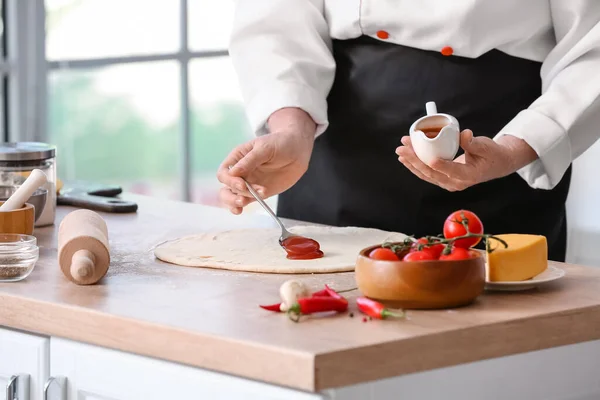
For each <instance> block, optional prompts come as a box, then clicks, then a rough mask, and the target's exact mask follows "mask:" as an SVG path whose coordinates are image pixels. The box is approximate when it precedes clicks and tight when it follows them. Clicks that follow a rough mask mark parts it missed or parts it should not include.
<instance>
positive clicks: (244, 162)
mask: <svg viewBox="0 0 600 400" xmlns="http://www.w3.org/2000/svg"><path fill="white" fill-rule="evenodd" d="M269 156H270V155H269V151H268V148H267V146H264V145H255V142H254V141H251V142H248V143H244V144H242V145H240V146H238V147H236V148H235V149H234V150H233V151H232V152H231V153H230V154H229V155H228V156H227V157H226V158H225V160H224V161H223V162H222V163H221V165H220V166H219V169H218V171H217V179H218V180H219V182H221V183H222V184H224V185H225V186H227V187H229V188H231V189H232V190H234V191H235V192H236V193H237V194H239V195H241V196H245V197H249V198H252V194H251V193H250V192H249V191H248V188H247V187H246V183H245V182H244V180H243V179H242V177H247V176H248V175H250V174H251V173H252V172H253V171H254V170H255V169H256V168H257V167H259V166H260V165H261V164H263V163H265V162H267V161H268V157H269ZM230 167H232V168H231V169H230ZM252 188H253V189H254V190H255V191H256V192H257V193H258V195H259V196H260V197H262V198H264V197H265V195H266V190H265V187H264V186H262V185H258V184H252Z"/></svg>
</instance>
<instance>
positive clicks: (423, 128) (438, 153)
mask: <svg viewBox="0 0 600 400" xmlns="http://www.w3.org/2000/svg"><path fill="white" fill-rule="evenodd" d="M425 109H426V110H427V115H426V116H424V117H421V118H419V119H418V120H416V121H415V122H414V123H413V124H412V125H411V127H410V130H409V134H410V140H411V142H412V146H413V149H414V150H415V154H416V155H417V157H419V159H421V161H423V162H424V163H425V164H427V165H429V164H430V163H431V162H432V161H433V160H435V159H436V158H441V159H444V160H453V159H454V157H455V156H456V153H457V152H458V147H459V145H460V126H459V124H458V121H457V119H456V118H454V117H453V116H451V115H448V114H443V113H438V112H437V106H436V104H435V102H432V101H430V102H428V103H427V104H426V105H425Z"/></svg>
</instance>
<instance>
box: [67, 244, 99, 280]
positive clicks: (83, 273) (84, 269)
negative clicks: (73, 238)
mask: <svg viewBox="0 0 600 400" xmlns="http://www.w3.org/2000/svg"><path fill="white" fill-rule="evenodd" d="M95 263H96V257H95V256H94V253H92V252H91V251H89V250H85V249H81V250H77V251H76V252H75V254H73V258H72V259H71V276H72V277H73V278H74V279H76V280H78V281H83V280H85V279H86V278H89V277H91V276H92V275H94V269H95Z"/></svg>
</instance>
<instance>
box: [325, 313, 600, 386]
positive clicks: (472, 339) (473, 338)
mask: <svg viewBox="0 0 600 400" xmlns="http://www.w3.org/2000/svg"><path fill="white" fill-rule="evenodd" d="M581 314H585V318H582V317H581ZM598 326H600V305H598V306H589V307H585V308H580V309H576V310H569V311H561V312H556V313H551V314H547V315H541V316H537V317H531V318H523V319H516V320H513V321H503V322H498V323H494V324H486V325H481V326H476V327H470V328H464V329H458V330H452V331H447V332H441V333H436V334H431V335H425V336H421V337H417V338H413V339H406V340H399V341H394V342H389V343H384V344H378V345H373V346H368V347H364V348H361V349H352V350H341V351H337V352H332V353H326V354H317V355H316V357H315V370H316V377H315V380H316V383H315V387H316V390H317V391H322V390H325V389H335V388H340V387H343V386H349V385H357V384H360V383H367V382H369V381H374V380H381V379H386V378H393V377H398V376H402V375H407V374H412V373H419V372H424V371H430V370H433V369H438V368H444V367H452V366H457V365H461V364H467V363H471V362H477V361H484V360H489V359H492V358H497V357H505V356H511V355H517V354H523V353H527V352H531V351H536V350H544V349H550V348H553V347H560V346H566V345H571V344H577V343H583V342H587V341H591V340H598V339H600V329H598V328H597V327H598ZM536 330H537V331H540V330H541V331H545V332H548V331H551V332H553V334H552V335H535V331H536ZM449 344H450V345H449ZM373 347H377V348H378V350H377V351H378V352H384V353H385V354H386V355H387V361H386V360H380V362H379V364H378V368H372V369H365V368H362V366H364V360H365V359H368V358H369V357H371V355H372V353H373ZM423 348H427V349H428V351H427V352H422V351H420V350H419V349H423ZM465 349H468V351H465ZM416 353H419V354H416ZM416 359H419V360H420V362H419V363H418V364H416V363H412V364H407V363H406V362H404V361H403V360H413V361H414V360H416ZM361 360H362V361H363V362H361ZM341 366H343V367H341Z"/></svg>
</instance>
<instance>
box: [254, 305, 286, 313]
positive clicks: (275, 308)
mask: <svg viewBox="0 0 600 400" xmlns="http://www.w3.org/2000/svg"><path fill="white" fill-rule="evenodd" d="M259 307H260V308H264V309H265V310H268V311H275V312H281V308H280V307H281V303H277V304H270V305H268V306H261V305H259Z"/></svg>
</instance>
